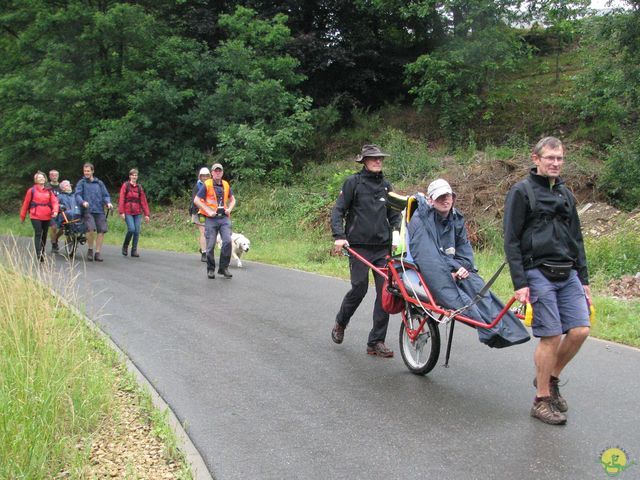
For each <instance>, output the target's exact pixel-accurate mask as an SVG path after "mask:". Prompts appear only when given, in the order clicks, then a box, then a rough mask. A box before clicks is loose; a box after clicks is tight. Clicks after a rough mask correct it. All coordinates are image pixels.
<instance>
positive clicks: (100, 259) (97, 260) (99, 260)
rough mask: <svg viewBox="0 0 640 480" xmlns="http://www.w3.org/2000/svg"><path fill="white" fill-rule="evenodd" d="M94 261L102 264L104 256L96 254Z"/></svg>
mask: <svg viewBox="0 0 640 480" xmlns="http://www.w3.org/2000/svg"><path fill="white" fill-rule="evenodd" d="M93 259H94V260H95V261H96V262H102V255H100V252H96V253H95V254H94V255H93Z"/></svg>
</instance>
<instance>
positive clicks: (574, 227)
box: [569, 198, 589, 285]
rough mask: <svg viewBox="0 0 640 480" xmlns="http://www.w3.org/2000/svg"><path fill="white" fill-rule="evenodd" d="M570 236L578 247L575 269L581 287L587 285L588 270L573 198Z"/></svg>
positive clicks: (578, 218)
mask: <svg viewBox="0 0 640 480" xmlns="http://www.w3.org/2000/svg"><path fill="white" fill-rule="evenodd" d="M569 229H570V232H571V235H572V236H573V238H574V239H575V241H576V245H577V246H578V259H577V262H576V267H577V269H578V277H579V278H580V283H582V285H589V270H588V269H587V254H586V253H585V250H584V238H583V237H582V227H581V226H580V217H579V216H578V210H577V208H576V201H575V198H574V199H573V211H572V212H571V225H570V227H569Z"/></svg>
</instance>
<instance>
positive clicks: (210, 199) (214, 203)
mask: <svg viewBox="0 0 640 480" xmlns="http://www.w3.org/2000/svg"><path fill="white" fill-rule="evenodd" d="M204 186H205V187H206V189H207V194H206V197H205V199H204V203H205V204H206V205H207V206H208V207H210V208H212V209H213V210H214V211H215V210H216V209H217V208H218V198H217V197H216V190H215V188H214V186H213V179H212V178H210V179H208V180H206V181H205V182H204ZM222 188H223V192H224V193H223V195H222V206H224V208H227V207H228V206H229V192H230V191H231V187H229V182H227V181H226V180H222ZM198 211H199V212H200V213H202V214H203V215H206V213H205V212H204V211H203V210H202V209H200V210H198Z"/></svg>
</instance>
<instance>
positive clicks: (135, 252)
mask: <svg viewBox="0 0 640 480" xmlns="http://www.w3.org/2000/svg"><path fill="white" fill-rule="evenodd" d="M131 256H132V257H135V258H138V257H139V256H140V254H139V253H138V250H135V249H134V250H131Z"/></svg>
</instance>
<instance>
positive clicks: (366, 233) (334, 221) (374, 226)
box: [331, 145, 402, 358]
mask: <svg viewBox="0 0 640 480" xmlns="http://www.w3.org/2000/svg"><path fill="white" fill-rule="evenodd" d="M388 156H389V155H388V154H387V153H384V152H382V151H381V150H380V148H379V147H378V146H377V145H365V146H363V147H362V151H361V152H360V155H358V157H357V158H356V162H358V163H362V164H363V168H362V170H361V171H360V172H358V173H356V174H354V175H351V176H350V177H349V178H347V180H346V181H345V182H344V184H343V185H342V190H341V191H340V196H339V197H338V200H337V202H336V205H335V207H334V209H333V212H332V213H331V229H332V231H333V238H334V249H335V251H336V252H337V253H339V252H340V251H341V250H342V248H343V247H345V246H350V247H351V248H353V249H354V250H355V251H356V252H358V253H359V254H360V255H362V256H363V257H364V258H366V259H367V260H368V261H369V262H371V263H372V264H373V265H375V266H379V267H383V266H385V262H386V260H385V259H386V256H387V255H388V254H389V249H390V247H391V243H392V242H391V239H392V230H397V229H398V228H399V226H400V221H401V218H402V217H401V214H400V212H398V211H396V210H392V209H391V208H389V206H388V205H387V195H388V193H389V192H390V191H392V187H391V184H390V183H389V182H387V181H386V180H385V179H384V176H383V174H382V162H383V160H384V158H385V157H388ZM345 220H346V221H345ZM349 270H350V272H351V290H349V292H347V294H346V295H345V297H344V299H343V300H342V305H341V306H340V311H339V312H338V314H337V316H336V322H335V325H334V327H333V330H332V331H331V338H332V339H333V341H334V342H335V343H342V341H343V339H344V330H345V328H346V327H347V325H348V324H349V320H351V317H352V315H353V314H354V313H355V311H356V309H357V308H358V306H359V305H360V303H361V302H362V299H363V298H364V296H365V295H366V293H367V289H368V287H369V267H367V266H366V265H365V264H364V263H362V262H361V261H360V260H358V259H356V258H353V257H350V258H349ZM374 280H375V286H376V300H375V305H374V308H373V328H372V329H371V332H369V339H368V341H367V353H368V354H369V355H378V356H380V357H383V358H390V357H393V351H391V350H389V349H388V348H387V346H386V345H385V343H384V341H385V337H386V335H387V326H388V325H389V314H388V313H386V312H385V311H384V310H382V306H381V299H382V285H383V283H384V278H382V277H381V276H380V275H377V274H375V273H374Z"/></svg>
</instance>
